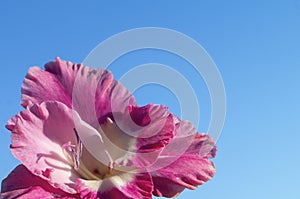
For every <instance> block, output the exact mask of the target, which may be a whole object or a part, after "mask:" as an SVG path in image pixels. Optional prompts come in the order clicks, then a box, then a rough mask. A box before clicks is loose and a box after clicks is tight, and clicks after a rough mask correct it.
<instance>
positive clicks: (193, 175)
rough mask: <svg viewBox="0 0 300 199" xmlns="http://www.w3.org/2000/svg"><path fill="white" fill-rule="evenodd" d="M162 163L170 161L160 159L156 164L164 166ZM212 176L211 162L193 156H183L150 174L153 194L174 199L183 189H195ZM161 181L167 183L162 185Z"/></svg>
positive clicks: (213, 171) (213, 172)
mask: <svg viewBox="0 0 300 199" xmlns="http://www.w3.org/2000/svg"><path fill="white" fill-rule="evenodd" d="M164 161H166V162H169V161H170V160H168V158H162V159H159V161H158V162H159V163H161V164H165V163H164ZM159 163H158V164H159ZM214 174H215V168H214V165H213V163H212V162H211V161H209V160H207V159H204V158H201V157H197V156H193V155H183V156H181V157H180V158H179V159H177V160H176V161H175V162H173V163H171V164H170V165H169V166H167V167H165V168H162V169H159V170H157V171H153V172H151V176H152V179H153V184H154V194H155V195H156V196H164V197H174V196H176V195H178V194H179V193H180V192H182V191H183V189H184V188H188V189H196V188H197V187H198V186H199V185H202V184H204V183H205V182H206V181H208V180H210V179H211V178H212V177H213V176H214ZM163 181H164V182H168V183H167V184H166V183H162V182H163Z"/></svg>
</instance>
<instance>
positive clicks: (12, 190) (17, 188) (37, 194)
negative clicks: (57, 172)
mask: <svg viewBox="0 0 300 199" xmlns="http://www.w3.org/2000/svg"><path fill="white" fill-rule="evenodd" d="M0 198H3V199H12V198H19V199H28V198H31V199H40V198H45V199H47V198H49V199H50V198H52V199H56V198H63V199H71V198H79V195H72V194H68V193H66V192H64V191H62V190H60V189H56V188H53V187H52V186H51V185H49V183H48V182H47V181H45V180H43V179H41V178H40V177H37V176H35V175H33V174H32V173H30V171H28V169H26V167H25V166H24V165H19V166H17V167H16V168H15V169H14V170H13V171H12V172H11V173H10V174H9V175H8V176H7V178H6V179H4V180H3V181H2V187H1V195H0Z"/></svg>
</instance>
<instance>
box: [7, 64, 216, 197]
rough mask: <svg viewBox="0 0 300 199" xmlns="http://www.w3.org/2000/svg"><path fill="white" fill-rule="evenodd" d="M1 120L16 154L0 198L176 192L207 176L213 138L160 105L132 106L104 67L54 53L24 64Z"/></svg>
mask: <svg viewBox="0 0 300 199" xmlns="http://www.w3.org/2000/svg"><path fill="white" fill-rule="evenodd" d="M21 103H22V105H23V106H24V108H25V110H23V111H22V112H20V113H19V114H18V115H16V116H14V117H12V118H11V119H10V120H9V121H8V124H7V126H6V128H7V129H9V130H10V131H11V138H12V144H11V152H12V154H13V155H14V156H15V157H16V158H17V159H18V160H20V161H21V162H22V165H19V166H17V167H16V168H15V169H14V170H13V171H12V172H11V174H9V175H8V177H7V178H6V179H4V180H3V181H2V188H1V198H24V199H25V198H89V199H94V198H99V199H108V198H119V199H129V198H134V199H139V198H152V195H155V196H164V197H175V196H177V195H178V194H179V193H181V192H182V191H183V190H184V189H185V188H188V189H196V188H197V187H198V186H199V185H201V184H203V183H205V182H206V181H208V180H210V179H211V178H212V177H213V175H214V174H215V168H214V165H213V163H212V162H211V161H210V160H209V158H213V157H215V153H216V147H215V146H214V141H213V140H212V139H211V138H210V137H209V136H208V135H206V134H198V133H197V132H196V129H195V128H194V126H193V125H192V124H191V123H189V122H187V121H180V120H179V119H178V118H177V117H176V116H175V115H173V114H171V113H169V112H168V110H167V108H166V107H164V106H162V105H153V104H149V105H147V106H143V107H139V106H137V104H136V102H135V99H134V97H133V96H132V95H131V94H130V93H129V92H128V91H127V90H126V89H125V88H124V87H123V86H122V85H121V84H120V83H118V82H117V81H116V80H114V79H113V76H112V74H111V73H110V72H108V71H107V70H103V69H99V70H96V69H92V68H89V67H86V66H83V65H80V64H73V63H71V62H65V61H62V60H60V59H59V58H57V59H56V61H55V62H50V63H48V64H46V65H45V70H42V69H40V68H38V67H32V68H30V69H29V71H28V74H27V75H26V78H25V80H24V83H23V85H22V100H21Z"/></svg>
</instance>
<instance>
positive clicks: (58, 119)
mask: <svg viewBox="0 0 300 199" xmlns="http://www.w3.org/2000/svg"><path fill="white" fill-rule="evenodd" d="M7 128H8V129H9V130H11V131H12V134H11V137H12V144H11V151H12V154H13V155H14V156H15V157H16V158H17V159H19V160H20V161H21V162H22V163H23V164H24V165H25V166H26V167H27V168H28V169H29V170H30V171H31V172H32V173H33V174H35V175H37V176H40V177H41V178H43V179H45V180H47V181H48V182H49V183H50V184H52V185H53V186H54V187H57V188H61V189H62V190H64V191H66V192H69V193H75V192H76V191H75V187H74V186H75V185H74V182H75V180H76V178H77V177H78V175H77V174H76V173H75V171H74V170H73V167H72V160H70V158H67V156H66V155H65V153H64V152H63V149H62V146H63V145H64V144H66V143H68V142H71V143H76V141H77V140H76V136H75V133H74V129H73V128H74V123H73V112H72V110H71V109H69V108H68V107H67V106H66V105H64V104H62V103H60V102H43V103H42V104H40V105H37V104H33V105H32V106H28V107H27V109H26V110H24V111H22V112H20V113H19V114H18V115H16V116H15V117H13V118H12V119H11V120H10V121H9V122H8V125H7Z"/></svg>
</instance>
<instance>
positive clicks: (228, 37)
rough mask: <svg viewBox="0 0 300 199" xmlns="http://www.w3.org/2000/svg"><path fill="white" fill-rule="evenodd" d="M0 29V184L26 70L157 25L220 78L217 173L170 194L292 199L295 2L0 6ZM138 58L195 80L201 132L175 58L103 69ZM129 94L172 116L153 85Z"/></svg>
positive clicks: (299, 49) (295, 175)
mask: <svg viewBox="0 0 300 199" xmlns="http://www.w3.org/2000/svg"><path fill="white" fill-rule="evenodd" d="M0 25H1V26H0V56H1V73H0V81H1V83H0V91H1V98H0V126H1V128H0V129H1V130H0V131H1V133H0V150H1V156H0V162H1V164H0V179H3V178H5V177H6V176H7V174H8V173H9V172H10V171H11V170H12V169H13V168H14V167H15V166H16V165H17V164H18V161H16V160H15V159H14V158H13V157H12V155H11V154H10V151H9V144H10V135H9V132H8V131H7V130H6V129H5V127H4V126H5V123H6V121H7V120H8V119H9V118H10V117H11V116H13V115H14V114H16V113H17V112H19V111H20V110H22V108H21V106H20V105H19V101H20V86H21V83H22V81H23V78H24V76H25V74H26V71H27V70H28V68H29V66H32V65H39V66H43V64H44V63H46V62H47V61H49V60H53V59H54V58H55V57H56V56H59V57H61V58H62V59H65V60H71V61H73V62H82V61H83V59H84V58H85V57H86V56H87V54H88V53H89V52H90V51H91V50H92V49H93V48H94V47H95V46H96V45H97V44H99V43H100V42H101V41H103V40H105V39H106V38H108V37H109V36H111V35H113V34H116V33H119V32H121V31H124V30H127V29H131V28H137V27H144V26H158V27H165V28H171V29H174V30H177V31H180V32H182V33H184V34H186V35H188V36H190V37H192V38H194V39H195V40H196V41H197V42H199V43H200V44H201V45H202V46H203V47H204V48H205V49H206V50H207V51H208V53H209V54H210V55H211V57H212V58H213V60H214V61H215V62H216V64H217V66H218V68H219V70H220V72H221V74H222V77H223V80H224V84H225V87H226V92H227V100H228V103H227V110H228V111H227V117H226V124H225V126H224V129H223V133H222V135H221V137H220V139H219V140H218V147H219V152H218V156H217V158H216V159H215V160H214V162H215V164H216V167H217V174H216V176H215V178H214V179H213V180H212V181H210V182H208V183H207V184H205V185H204V186H201V187H200V188H199V189H197V190H196V191H185V192H184V193H183V194H182V195H180V197H179V198H195V199H198V198H203V199H220V198H222V199H241V198H242V199H253V198H272V199H282V198H289V199H298V198H300V189H299V188H300V187H299V185H300V182H299V179H300V171H299V167H300V155H299V152H300V147H299V139H300V122H299V119H300V104H299V101H300V88H299V86H300V78H299V76H300V1H299V0H285V1H279V0H274V1H270V0H269V1H259V0H254V1H237V0H235V1H232V0H228V1H210V2H208V1H196V0H195V1H186V2H183V1H181V2H180V1H176V0H172V1H171V0H168V1H167V0H165V1H158V0H153V1H137V0H135V1H133V0H130V1H110V3H103V1H102V2H100V1H88V2H87V1H86V2H83V1H70V0H66V1H58V0H52V1H43V2H41V1H14V0H10V1H8V0H3V1H1V3H0ZM143 53H144V54H143ZM147 62H158V63H165V64H168V65H170V66H174V68H176V69H178V70H179V71H181V72H182V73H183V74H185V75H186V77H187V78H188V79H190V81H191V82H197V81H199V82H200V83H199V85H200V86H199V87H198V91H199V92H198V94H199V95H198V96H199V98H200V99H201V100H200V101H201V102H200V106H201V107H200V108H201V110H202V111H201V121H202V123H201V125H200V126H199V131H205V129H206V128H207V125H208V123H209V118H210V114H209V110H210V104H209V96H208V93H207V90H206V88H205V84H204V83H203V82H202V80H201V78H200V77H194V76H193V74H192V72H191V69H190V68H191V67H188V66H186V65H187V64H186V63H184V61H183V60H180V59H178V58H176V57H175V56H171V55H169V54H168V53H164V52H158V51H151V50H150V51H147V52H142V53H132V54H129V55H128V56H127V57H126V56H124V57H122V58H120V59H119V60H117V61H116V63H114V64H113V65H112V69H111V70H112V71H113V72H114V73H115V76H116V78H118V77H120V76H121V75H122V72H126V70H127V69H130V68H131V67H133V66H135V65H137V64H142V63H147ZM122 67H123V68H122ZM126 67H127V68H126ZM197 78H198V80H197ZM194 84H195V83H193V85H194ZM197 85H198V84H197ZM155 89H156V90H155ZM136 96H137V99H138V101H139V102H140V104H145V103H147V102H154V103H163V104H166V105H168V106H169V107H170V109H171V111H174V112H175V113H177V114H180V111H179V110H180V109H179V103H178V101H177V100H176V99H175V97H174V95H172V94H171V93H170V92H169V91H167V90H165V89H163V88H162V87H159V86H156V87H155V86H154V87H151V86H148V87H147V86H146V87H144V88H141V89H140V90H138V91H137V92H136Z"/></svg>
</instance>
